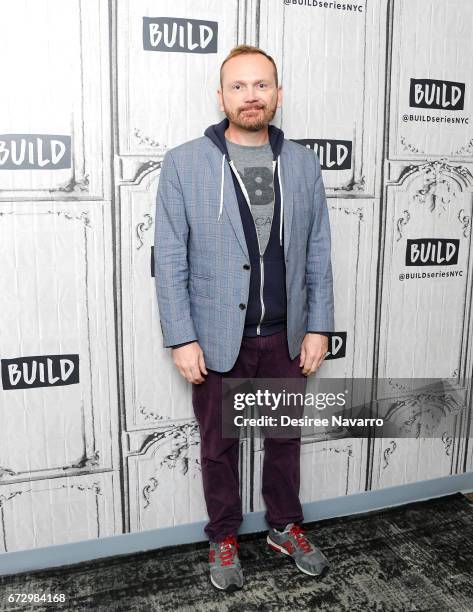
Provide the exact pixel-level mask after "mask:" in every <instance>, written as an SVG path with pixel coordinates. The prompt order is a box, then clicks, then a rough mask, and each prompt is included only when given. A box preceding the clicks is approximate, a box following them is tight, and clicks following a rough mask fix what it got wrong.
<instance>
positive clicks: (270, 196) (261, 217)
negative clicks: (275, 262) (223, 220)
mask: <svg viewBox="0 0 473 612" xmlns="http://www.w3.org/2000/svg"><path fill="white" fill-rule="evenodd" d="M226 142H227V149H228V152H229V155H230V158H231V159H232V160H233V161H234V163H235V166H236V168H237V170H238V173H239V175H240V176H241V179H242V181H243V184H244V185H245V188H246V191H247V192H248V197H249V199H250V205H251V214H252V216H253V219H254V222H255V226H256V232H257V234H258V241H259V245H260V253H261V254H263V253H264V251H265V249H266V246H267V244H268V242H269V235H270V233H271V224H272V221H273V215H274V180H273V153H272V149H271V145H270V144H265V145H261V146H256V147H252V146H244V145H238V144H236V143H233V142H230V141H229V140H227V141H226Z"/></svg>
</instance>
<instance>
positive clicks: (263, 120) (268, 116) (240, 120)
mask: <svg viewBox="0 0 473 612" xmlns="http://www.w3.org/2000/svg"><path fill="white" fill-rule="evenodd" d="M223 108H224V111H225V115H226V116H227V119H228V120H229V121H231V122H232V123H234V124H235V125H237V126H238V127H239V128H241V129H243V130H247V131H248V132H259V131H260V130H262V129H264V128H265V127H267V126H268V125H269V123H270V122H271V121H272V120H273V118H274V115H275V114H276V110H277V102H275V103H274V106H272V107H271V108H270V107H268V106H264V107H263V108H262V109H261V110H262V111H263V113H262V114H261V112H259V113H258V116H257V117H256V116H253V115H252V116H251V117H248V118H247V119H245V115H242V114H241V113H240V110H238V111H236V112H232V111H229V110H228V109H227V107H226V106H225V103H224V105H223Z"/></svg>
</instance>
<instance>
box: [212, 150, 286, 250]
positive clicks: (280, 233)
mask: <svg viewBox="0 0 473 612" xmlns="http://www.w3.org/2000/svg"><path fill="white" fill-rule="evenodd" d="M273 163H277V166H278V181H279V197H280V201H281V214H280V216H279V244H280V245H281V246H282V226H283V218H284V196H283V191H282V182H281V156H280V155H278V159H277V162H273ZM237 176H238V175H237ZM224 181H225V154H223V155H222V171H221V178H220V207H219V211H218V217H217V221H220V217H221V215H222V211H223V185H224ZM242 187H243V186H242Z"/></svg>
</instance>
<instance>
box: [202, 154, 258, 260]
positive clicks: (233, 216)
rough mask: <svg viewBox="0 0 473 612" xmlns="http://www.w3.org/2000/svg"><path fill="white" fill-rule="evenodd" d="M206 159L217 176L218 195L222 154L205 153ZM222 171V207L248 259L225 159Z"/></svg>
mask: <svg viewBox="0 0 473 612" xmlns="http://www.w3.org/2000/svg"><path fill="white" fill-rule="evenodd" d="M207 159H208V160H209V163H210V166H211V168H212V173H213V175H214V176H216V177H218V178H217V181H218V193H219V197H220V181H221V178H222V168H221V164H222V156H221V155H219V156H218V158H217V156H216V155H210V154H209V153H207ZM224 173H225V179H224V186H223V208H224V209H225V210H226V211H227V214H228V216H229V218H230V222H231V224H232V227H233V230H234V232H235V235H236V237H237V238H238V242H239V243H240V246H241V248H242V249H243V252H244V254H245V255H246V257H247V258H248V259H249V258H250V255H249V253H248V247H247V246H246V238H245V232H244V231H243V224H242V222H241V216H240V209H239V207H238V200H237V197H236V193H235V187H234V185H233V177H232V169H231V168H230V166H229V165H228V162H227V161H226V160H225V164H224Z"/></svg>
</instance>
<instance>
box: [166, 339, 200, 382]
mask: <svg viewBox="0 0 473 612" xmlns="http://www.w3.org/2000/svg"><path fill="white" fill-rule="evenodd" d="M172 359H173V361H174V364H175V366H176V367H177V369H178V370H179V372H180V373H181V374H182V376H184V378H185V379H186V380H187V381H189V382H190V383H193V384H195V385H199V384H200V383H203V382H204V380H205V378H204V377H203V376H202V374H207V370H206V368H205V361H204V352H203V350H202V349H201V348H200V345H199V343H198V342H197V341H196V342H191V343H190V344H186V345H185V346H180V347H179V348H175V349H172Z"/></svg>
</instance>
